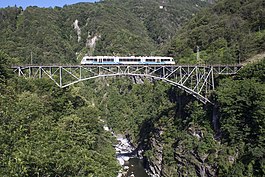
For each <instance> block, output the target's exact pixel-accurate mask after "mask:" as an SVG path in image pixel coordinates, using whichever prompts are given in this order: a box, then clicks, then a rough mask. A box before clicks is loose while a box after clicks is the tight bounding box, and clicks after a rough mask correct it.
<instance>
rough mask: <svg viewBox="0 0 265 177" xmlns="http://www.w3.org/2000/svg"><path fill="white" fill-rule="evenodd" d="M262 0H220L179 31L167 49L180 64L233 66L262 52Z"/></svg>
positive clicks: (264, 21)
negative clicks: (197, 55) (222, 64)
mask: <svg viewBox="0 0 265 177" xmlns="http://www.w3.org/2000/svg"><path fill="white" fill-rule="evenodd" d="M264 9H265V3H264V1H263V0H244V1H241V0H235V1H229V0H221V1H218V3H216V4H215V5H214V6H213V7H211V8H209V9H207V10H204V11H202V12H200V13H199V14H198V15H197V16H195V17H194V18H193V19H192V20H190V21H189V23H188V24H187V25H186V26H185V27H183V29H182V30H180V31H179V32H178V34H177V35H176V37H175V39H174V40H172V42H171V44H170V46H169V47H168V48H167V50H166V52H165V53H166V54H168V55H171V56H175V57H176V59H177V60H178V61H179V62H186V63H190V62H196V53H197V48H198V49H199V51H200V57H199V61H197V62H203V63H205V62H206V63H236V62H241V61H244V60H245V59H246V58H248V57H250V56H252V55H255V54H257V53H262V52H264V50H265V42H264V41H265V10H264Z"/></svg>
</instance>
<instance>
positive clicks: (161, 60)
mask: <svg viewBox="0 0 265 177" xmlns="http://www.w3.org/2000/svg"><path fill="white" fill-rule="evenodd" d="M161 61H170V59H161Z"/></svg>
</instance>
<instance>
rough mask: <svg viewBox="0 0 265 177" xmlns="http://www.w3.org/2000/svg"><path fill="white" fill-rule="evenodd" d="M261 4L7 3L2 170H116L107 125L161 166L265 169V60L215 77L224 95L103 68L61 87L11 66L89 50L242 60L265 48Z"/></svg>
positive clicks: (2, 41)
mask: <svg viewBox="0 0 265 177" xmlns="http://www.w3.org/2000/svg"><path fill="white" fill-rule="evenodd" d="M208 2H210V1H208ZM211 2H212V1H211ZM161 6H162V7H161ZM264 6H265V3H264V1H263V0H252V1H251V0H234V1H228V0H219V1H217V2H216V3H215V4H213V5H210V4H209V3H207V2H205V1H199V0H198V1H197V0H185V1H179V0H176V1H173V0H164V1H158V0H145V1H138V0H135V1H133V0H122V1H121V0H105V1H100V2H98V3H78V4H75V5H70V6H64V7H62V8H61V7H55V8H39V7H28V8H26V9H22V8H20V7H8V8H1V9H0V160H1V165H0V176H100V177H101V176H102V177H115V176H117V173H118V171H119V170H120V167H119V165H118V162H117V160H116V158H115V150H114V148H113V145H114V144H115V143H116V141H115V138H113V136H112V135H111V134H110V133H109V132H106V131H104V129H103V126H104V125H105V123H107V124H108V125H109V126H110V127H112V128H113V130H114V131H115V132H117V133H122V134H124V135H127V137H129V138H130V140H131V142H132V144H133V145H134V146H135V147H136V148H137V149H142V150H143V154H144V157H145V159H146V160H147V161H146V162H147V164H148V166H149V167H150V169H149V170H151V171H152V172H153V173H156V174H158V175H159V176H166V177H175V176H180V177H182V176H199V177H203V176H204V177H205V176H207V177H210V176H224V177H227V176H231V177H232V176H239V177H243V176H265V171H264V169H265V152H264V149H265V144H264V143H265V140H264V138H265V134H264V132H265V109H264V108H265V60H264V59H261V60H260V61H259V62H255V63H253V64H248V65H246V66H244V67H243V69H241V70H240V71H239V73H237V75H234V76H232V77H230V76H222V77H217V78H215V81H216V83H215V84H216V90H215V91H214V92H213V93H212V95H211V99H212V101H213V102H214V103H215V105H202V104H201V103H199V102H198V101H196V100H195V98H193V97H192V96H190V95H187V94H186V93H184V92H183V91H181V90H179V89H178V88H176V87H172V86H170V85H166V84H165V83H163V82H159V81H153V82H150V80H145V79H144V80H143V83H142V84H134V83H133V82H132V80H131V79H130V78H123V77H120V78H108V79H106V78H102V79H96V80H93V81H86V82H81V83H78V84H76V85H73V86H71V87H68V88H64V89H61V88H58V87H57V86H56V85H55V84H54V83H53V82H52V81H50V80H49V79H47V78H43V79H25V78H18V77H16V76H14V75H13V74H12V71H11V70H10V69H9V68H10V66H11V65H12V64H23V63H30V62H31V61H32V64H40V63H46V64H47V63H77V62H79V60H80V58H81V57H82V56H83V55H85V54H93V55H156V54H161V55H163V54H164V55H171V56H174V57H175V60H176V61H178V62H181V63H196V62H198V63H212V64H216V63H237V62H239V61H240V62H241V61H244V60H246V59H248V58H249V57H250V56H253V55H256V54H263V53H264V52H265V48H264V47H265V42H264V41H265V40H264V36H265V32H264V31H265V29H264V28H265V26H264V24H265V18H264V17H265V16H264V15H265V11H264V9H265V8H264ZM204 7H206V8H204ZM195 13H198V14H197V15H196V14H195ZM95 41H96V43H94V42H95ZM197 46H198V47H199V51H200V55H199V58H198V60H197V59H196V54H197ZM261 56H263V55H261ZM213 113H215V114H214V115H215V116H213ZM104 121H105V122H104ZM151 167H153V168H152V169H151Z"/></svg>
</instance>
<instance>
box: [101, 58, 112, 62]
mask: <svg viewBox="0 0 265 177" xmlns="http://www.w3.org/2000/svg"><path fill="white" fill-rule="evenodd" d="M103 61H114V59H113V58H105V59H103Z"/></svg>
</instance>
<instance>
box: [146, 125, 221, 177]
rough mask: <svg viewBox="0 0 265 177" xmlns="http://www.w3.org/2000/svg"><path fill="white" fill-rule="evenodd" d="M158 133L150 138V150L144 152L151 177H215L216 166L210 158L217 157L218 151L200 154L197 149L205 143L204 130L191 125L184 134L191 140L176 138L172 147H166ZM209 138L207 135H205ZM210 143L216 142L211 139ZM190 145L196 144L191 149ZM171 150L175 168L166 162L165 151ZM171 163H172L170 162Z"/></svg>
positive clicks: (212, 150)
mask: <svg viewBox="0 0 265 177" xmlns="http://www.w3.org/2000/svg"><path fill="white" fill-rule="evenodd" d="M162 132H163V131H160V133H156V134H154V136H153V137H151V138H150V149H149V150H148V151H147V152H146V153H147V155H148V163H149V170H150V174H152V175H153V176H157V177H160V176H165V177H170V176H176V175H177V176H198V177H210V176H216V174H217V166H216V165H215V163H213V162H212V158H217V157H218V150H217V149H216V150H214V149H211V151H207V152H201V151H199V150H198V149H199V148H200V146H202V145H201V144H203V143H204V142H205V137H204V136H205V135H204V130H202V129H201V128H200V127H198V126H193V125H191V126H190V127H189V128H188V129H187V131H186V132H185V133H186V136H187V137H188V138H189V139H190V140H191V142H190V143H189V142H187V139H186V138H185V139H182V138H177V137H176V140H175V143H174V145H173V147H168V146H166V144H165V143H164V142H163V138H162V137H161V135H162V134H163V133H162ZM206 134H207V136H209V135H208V134H209V133H206ZM212 141H214V142H215V143H216V144H218V142H216V141H215V140H214V139H213V137H212ZM192 144H193V145H194V144H198V145H197V146H196V145H195V146H194V147H192ZM169 148H172V150H173V158H172V160H174V164H175V165H176V166H175V167H173V166H171V164H170V163H168V162H167V158H168V157H167V156H166V155H165V154H166V152H167V151H169V150H170V149H169ZM171 163H172V162H171Z"/></svg>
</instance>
